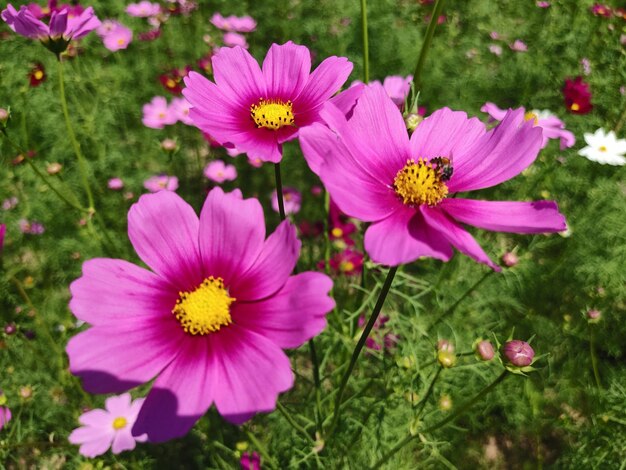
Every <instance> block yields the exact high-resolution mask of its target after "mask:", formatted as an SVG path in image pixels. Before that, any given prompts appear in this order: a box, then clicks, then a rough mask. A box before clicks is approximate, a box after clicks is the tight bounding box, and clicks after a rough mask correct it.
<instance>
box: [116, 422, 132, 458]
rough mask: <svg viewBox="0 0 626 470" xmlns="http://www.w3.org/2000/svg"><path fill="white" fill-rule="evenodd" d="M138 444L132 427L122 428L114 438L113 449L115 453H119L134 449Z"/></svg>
mask: <svg viewBox="0 0 626 470" xmlns="http://www.w3.org/2000/svg"><path fill="white" fill-rule="evenodd" d="M135 446H136V443H135V438H134V437H133V435H132V434H131V433H130V428H124V429H120V430H119V431H117V432H116V433H115V437H114V438H113V445H112V446H111V451H112V452H113V453H114V454H119V453H120V452H123V451H125V450H133V449H134V448H135Z"/></svg>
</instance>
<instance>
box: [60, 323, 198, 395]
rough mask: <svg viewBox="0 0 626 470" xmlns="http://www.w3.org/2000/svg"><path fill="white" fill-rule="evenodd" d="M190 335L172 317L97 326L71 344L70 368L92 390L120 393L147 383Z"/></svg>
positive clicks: (69, 351) (172, 357) (88, 389)
mask: <svg viewBox="0 0 626 470" xmlns="http://www.w3.org/2000/svg"><path fill="white" fill-rule="evenodd" d="M185 339H187V336H186V334H185V333H184V332H183V329H182V328H181V326H180V324H179V323H178V321H177V320H176V318H175V317H174V315H172V316H171V317H170V318H165V319H161V320H158V321H152V322H148V321H146V322H142V323H138V322H129V323H125V322H119V323H118V324H116V325H107V326H96V327H92V328H90V329H88V330H87V331H84V332H82V333H79V334H78V335H76V336H74V337H73V338H72V339H71V340H70V341H69V343H68V344H67V348H66V351H67V354H68V356H69V359H70V371H71V372H72V374H74V375H78V376H79V377H81V378H82V379H83V387H84V388H85V390H87V391H89V392H90V393H119V392H123V391H126V390H128V389H130V388H133V387H136V386H137V385H139V384H142V383H146V382H148V381H149V380H151V379H152V378H153V377H154V376H155V375H157V374H158V373H159V372H160V371H161V370H162V369H163V368H164V367H166V366H167V365H168V364H169V363H170V362H171V361H172V360H173V359H174V357H176V355H177V354H178V351H179V348H180V346H181V344H182V343H184V340H185Z"/></svg>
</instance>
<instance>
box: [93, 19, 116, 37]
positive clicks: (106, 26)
mask: <svg viewBox="0 0 626 470" xmlns="http://www.w3.org/2000/svg"><path fill="white" fill-rule="evenodd" d="M119 25H121V23H120V22H119V21H117V20H111V19H108V20H104V21H103V22H102V23H100V26H98V27H97V28H96V34H97V35H98V36H100V37H101V38H104V37H106V36H107V35H108V34H109V33H111V32H112V31H113V30H114V29H115V28H117V27H118V26H119Z"/></svg>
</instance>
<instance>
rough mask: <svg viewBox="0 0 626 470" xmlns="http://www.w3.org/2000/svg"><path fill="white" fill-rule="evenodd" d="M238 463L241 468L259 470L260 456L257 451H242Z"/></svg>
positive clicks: (243, 469)
mask: <svg viewBox="0 0 626 470" xmlns="http://www.w3.org/2000/svg"><path fill="white" fill-rule="evenodd" d="M239 464H240V465H241V469H242V470H261V456H260V455H259V453H258V452H244V453H243V454H241V459H240V461H239Z"/></svg>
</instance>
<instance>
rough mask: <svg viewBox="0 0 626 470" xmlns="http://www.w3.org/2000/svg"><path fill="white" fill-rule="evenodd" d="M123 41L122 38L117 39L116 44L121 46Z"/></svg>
mask: <svg viewBox="0 0 626 470" xmlns="http://www.w3.org/2000/svg"><path fill="white" fill-rule="evenodd" d="M125 42H126V41H124V40H123V39H118V40H117V44H118V46H123V45H124V43H125Z"/></svg>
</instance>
